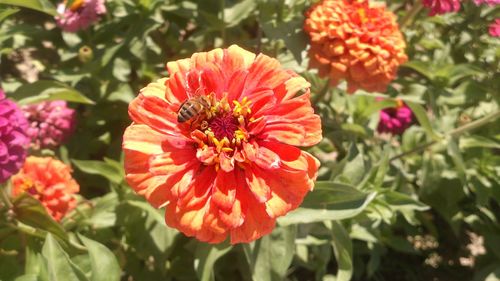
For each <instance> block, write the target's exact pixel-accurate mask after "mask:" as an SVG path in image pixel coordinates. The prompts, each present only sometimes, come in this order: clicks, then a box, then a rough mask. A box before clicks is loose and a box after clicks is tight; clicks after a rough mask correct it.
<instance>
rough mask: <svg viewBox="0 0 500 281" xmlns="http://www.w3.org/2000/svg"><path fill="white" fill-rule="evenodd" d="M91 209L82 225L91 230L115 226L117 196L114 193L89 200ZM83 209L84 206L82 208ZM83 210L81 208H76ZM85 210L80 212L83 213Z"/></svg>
mask: <svg viewBox="0 0 500 281" xmlns="http://www.w3.org/2000/svg"><path fill="white" fill-rule="evenodd" d="M91 202H92V207H91V209H90V212H87V213H88V216H86V219H85V220H83V222H82V224H84V225H90V226H91V227H92V229H100V228H107V227H112V226H115V225H116V207H117V206H118V204H119V202H118V196H117V194H116V193H108V194H106V195H104V196H102V197H99V198H94V199H92V200H91ZM84 207H85V206H84ZM78 208H83V207H80V206H79V207H78ZM85 211H86V210H81V211H80V212H81V213H83V212H85Z"/></svg>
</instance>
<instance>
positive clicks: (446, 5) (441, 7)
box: [422, 0, 460, 16]
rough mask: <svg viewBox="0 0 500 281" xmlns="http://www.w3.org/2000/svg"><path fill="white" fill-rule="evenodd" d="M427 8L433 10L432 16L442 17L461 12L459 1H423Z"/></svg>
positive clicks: (431, 11)
mask: <svg viewBox="0 0 500 281" xmlns="http://www.w3.org/2000/svg"><path fill="white" fill-rule="evenodd" d="M422 4H424V6H425V7H427V8H429V9H431V10H430V12H429V15H430V16H434V15H436V14H439V15H442V14H446V13H451V12H457V11H458V10H460V1H459V0H422Z"/></svg>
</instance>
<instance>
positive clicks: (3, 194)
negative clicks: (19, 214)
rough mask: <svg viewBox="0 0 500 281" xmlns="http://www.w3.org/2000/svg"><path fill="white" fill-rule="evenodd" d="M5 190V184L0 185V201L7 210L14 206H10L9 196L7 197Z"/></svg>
mask: <svg viewBox="0 0 500 281" xmlns="http://www.w3.org/2000/svg"><path fill="white" fill-rule="evenodd" d="M6 188H7V185H6V184H2V185H0V196H1V198H2V201H3V203H4V204H5V206H7V208H9V209H11V208H12V207H13V206H14V205H12V202H10V199H9V195H7V192H6Z"/></svg>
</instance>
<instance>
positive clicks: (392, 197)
mask: <svg viewBox="0 0 500 281" xmlns="http://www.w3.org/2000/svg"><path fill="white" fill-rule="evenodd" d="M381 196H382V198H383V201H384V202H385V203H387V204H388V205H390V207H391V208H396V209H410V210H417V211H426V210H428V209H429V206H427V205H425V204H424V203H422V202H420V201H418V200H417V199H414V198H412V197H411V196H409V195H407V194H404V193H400V192H397V191H389V192H386V193H384V194H381Z"/></svg>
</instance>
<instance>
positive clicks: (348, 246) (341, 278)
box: [326, 221, 353, 281]
mask: <svg viewBox="0 0 500 281" xmlns="http://www.w3.org/2000/svg"><path fill="white" fill-rule="evenodd" d="M326 224H327V226H328V227H329V228H330V230H331V231H332V246H333V253H334V254H335V259H336V260H337V264H338V271H337V278H336V279H335V280H336V281H349V280H351V277H352V273H353V262H352V241H351V239H350V238H349V234H348V233H347V231H346V229H345V228H344V227H343V226H342V224H340V222H335V221H332V222H327V223H326Z"/></svg>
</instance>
